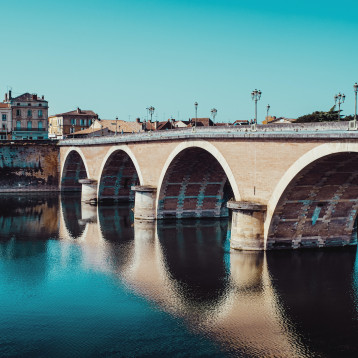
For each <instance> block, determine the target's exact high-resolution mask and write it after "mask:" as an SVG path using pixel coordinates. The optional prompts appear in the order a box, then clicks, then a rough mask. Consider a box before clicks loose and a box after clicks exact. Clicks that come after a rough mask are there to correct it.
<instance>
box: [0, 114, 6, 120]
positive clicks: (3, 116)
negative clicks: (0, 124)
mask: <svg viewBox="0 0 358 358" xmlns="http://www.w3.org/2000/svg"><path fill="white" fill-rule="evenodd" d="M1 118H2V120H3V121H6V114H4V113H3V114H2V116H1Z"/></svg>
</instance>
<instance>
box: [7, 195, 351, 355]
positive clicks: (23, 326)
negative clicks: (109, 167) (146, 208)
mask: <svg viewBox="0 0 358 358" xmlns="http://www.w3.org/2000/svg"><path fill="white" fill-rule="evenodd" d="M229 238H230V227H229V225H228V221H227V220H192V221H177V222H158V223H157V224H151V223H145V222H144V223H143V222H135V221H134V220H133V215H132V211H131V208H130V207H129V206H99V207H98V208H96V207H90V206H86V207H84V206H82V207H81V202H80V198H79V197H78V196H73V195H71V196H68V195H66V196H58V195H57V194H56V195H48V194H41V195H2V197H1V199H0V280H1V281H0V282H1V283H0V307H1V311H0V356H3V357H233V356H236V357H357V356H358V339H357V337H358V314H357V312H358V307H357V302H358V275H357V273H358V266H357V265H358V263H357V260H356V250H355V248H350V249H336V250H311V251H300V252H290V251H285V252H284V251H281V252H269V253H267V254H264V253H241V252H230V250H229Z"/></svg>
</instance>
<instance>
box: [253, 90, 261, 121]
mask: <svg viewBox="0 0 358 358" xmlns="http://www.w3.org/2000/svg"><path fill="white" fill-rule="evenodd" d="M261 93H262V92H261V91H260V90H257V89H255V90H254V91H252V92H251V98H252V100H253V101H255V124H257V101H259V100H260V98H261Z"/></svg>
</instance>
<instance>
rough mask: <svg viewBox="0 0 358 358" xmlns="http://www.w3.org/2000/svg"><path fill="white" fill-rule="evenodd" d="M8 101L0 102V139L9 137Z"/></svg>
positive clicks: (10, 130) (10, 128) (9, 110)
mask: <svg viewBox="0 0 358 358" xmlns="http://www.w3.org/2000/svg"><path fill="white" fill-rule="evenodd" d="M11 113H12V111H11V106H10V103H7V102H0V139H2V140H4V139H11V132H12V115H11Z"/></svg>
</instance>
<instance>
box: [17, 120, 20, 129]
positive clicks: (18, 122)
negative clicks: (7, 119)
mask: <svg viewBox="0 0 358 358" xmlns="http://www.w3.org/2000/svg"><path fill="white" fill-rule="evenodd" d="M20 128H21V121H16V129H17V130H20Z"/></svg>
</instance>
